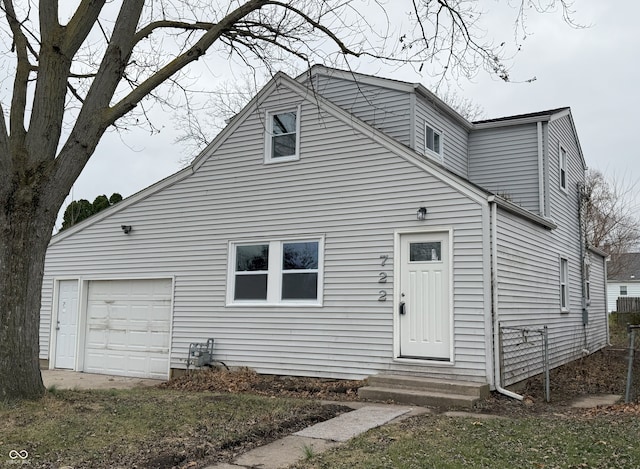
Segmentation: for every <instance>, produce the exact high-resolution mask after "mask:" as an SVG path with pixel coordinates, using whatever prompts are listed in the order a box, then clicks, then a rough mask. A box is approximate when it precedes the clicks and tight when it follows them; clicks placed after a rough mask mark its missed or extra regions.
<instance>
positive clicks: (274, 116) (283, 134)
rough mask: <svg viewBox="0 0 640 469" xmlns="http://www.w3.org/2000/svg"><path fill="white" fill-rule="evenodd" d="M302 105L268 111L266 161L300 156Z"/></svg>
mask: <svg viewBox="0 0 640 469" xmlns="http://www.w3.org/2000/svg"><path fill="white" fill-rule="evenodd" d="M299 136H300V106H298V107H297V108H295V109H290V110H284V111H277V112H267V117H266V132H265V163H279V162H284V161H295V160H298V159H299V158H300V156H299V149H300V138H299Z"/></svg>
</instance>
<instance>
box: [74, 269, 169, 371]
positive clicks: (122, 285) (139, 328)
mask: <svg viewBox="0 0 640 469" xmlns="http://www.w3.org/2000/svg"><path fill="white" fill-rule="evenodd" d="M171 294H172V289H171V280H169V279H162V280H128V281H125V280H109V281H93V282H90V284H89V293H88V297H89V298H88V306H87V336H86V337H87V339H86V353H85V371H88V372H95V373H106V374H115V375H124V376H136V377H149V378H163V379H164V378H167V373H168V367H169V344H170V337H169V331H170V324H171V322H170V318H171Z"/></svg>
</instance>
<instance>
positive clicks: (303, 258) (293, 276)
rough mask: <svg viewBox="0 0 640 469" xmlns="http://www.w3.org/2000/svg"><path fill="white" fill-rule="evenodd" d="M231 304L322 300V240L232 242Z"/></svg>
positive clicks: (230, 271) (229, 298) (315, 302)
mask: <svg viewBox="0 0 640 469" xmlns="http://www.w3.org/2000/svg"><path fill="white" fill-rule="evenodd" d="M229 257H230V260H231V263H230V266H229V282H228V303H229V304H249V303H250V304H256V305H258V304H264V305H274V304H299V303H304V304H314V305H320V304H321V301H322V240H320V239H303V240H287V241H264V242H255V243H251V242H250V243H231V244H230V256H229Z"/></svg>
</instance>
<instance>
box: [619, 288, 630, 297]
mask: <svg viewBox="0 0 640 469" xmlns="http://www.w3.org/2000/svg"><path fill="white" fill-rule="evenodd" d="M623 288H624V293H622V289H623ZM618 296H629V288H628V287H627V285H620V293H619V294H618Z"/></svg>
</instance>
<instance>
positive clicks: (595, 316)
mask: <svg viewBox="0 0 640 469" xmlns="http://www.w3.org/2000/svg"><path fill="white" fill-rule="evenodd" d="M587 255H588V256H589V264H590V267H589V271H590V275H589V280H590V288H589V289H590V291H591V301H590V302H589V304H588V305H587V310H588V311H589V324H588V325H587V329H588V331H587V336H588V337H589V339H590V341H588V342H587V350H589V352H594V351H596V350H598V349H600V348H601V347H604V346H605V345H606V344H607V343H608V342H609V338H608V337H607V321H608V313H607V309H606V308H607V295H606V292H605V284H606V283H605V282H606V279H605V263H606V260H605V258H604V257H602V256H600V255H599V254H596V253H595V252H591V251H589V252H588V254H587Z"/></svg>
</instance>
